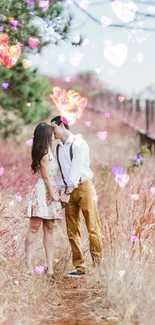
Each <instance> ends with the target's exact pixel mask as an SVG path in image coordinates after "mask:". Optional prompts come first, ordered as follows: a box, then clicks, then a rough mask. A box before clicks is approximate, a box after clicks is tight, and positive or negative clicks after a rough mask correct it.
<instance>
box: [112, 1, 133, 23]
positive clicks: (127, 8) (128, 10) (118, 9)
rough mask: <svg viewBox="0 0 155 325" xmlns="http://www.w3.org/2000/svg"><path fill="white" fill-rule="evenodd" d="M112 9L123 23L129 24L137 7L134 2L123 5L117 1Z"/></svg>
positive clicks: (113, 3)
mask: <svg viewBox="0 0 155 325" xmlns="http://www.w3.org/2000/svg"><path fill="white" fill-rule="evenodd" d="M112 9H113V11H114V12H115V14H116V15H117V17H119V18H120V20H121V21H122V22H123V23H128V22H129V21H132V20H133V18H134V15H135V12H136V10H137V6H136V4H135V3H134V2H132V1H130V2H128V3H123V2H121V1H117V0H116V1H113V2H112Z"/></svg>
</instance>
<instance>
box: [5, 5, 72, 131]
mask: <svg viewBox="0 0 155 325" xmlns="http://www.w3.org/2000/svg"><path fill="white" fill-rule="evenodd" d="M46 2H48V1H46ZM63 2H64V1H57V0H51V1H50V3H51V5H50V6H49V8H46V10H43V8H42V7H41V2H40V1H39V0H27V1H26V0H21V1H16V0H12V1H11V0H9V1H8V0H1V1H0V32H1V33H2V32H3V33H7V34H8V36H9V43H8V45H9V46H10V45H12V44H20V45H21V47H22V54H21V56H20V58H19V60H18V62H17V64H16V65H14V66H13V67H12V68H11V69H8V68H7V67H6V66H5V65H3V64H1V65H0V106H1V108H2V112H3V118H2V119H1V121H0V131H1V133H2V134H3V135H4V136H5V137H7V136H8V135H9V134H10V133H17V132H18V131H19V130H20V126H21V125H22V124H23V123H24V124H29V123H32V122H36V121H39V120H41V119H43V118H45V117H47V115H48V114H49V112H50V111H51V107H50V105H48V103H47V101H46V97H47V95H48V94H49V93H50V92H51V89H50V88H49V84H48V79H47V78H44V77H41V76H39V75H38V73H37V70H36V69H35V70H32V68H28V69H25V68H24V67H23V64H22V61H23V59H27V55H28V53H34V54H35V53H36V52H40V51H41V49H42V48H43V47H44V46H46V45H47V44H50V43H52V44H55V45H57V43H58V41H60V40H67V39H68V35H69V30H70V26H71V21H72V17H71V16H70V15H67V12H66V10H65V6H64V4H63ZM44 3H45V1H44ZM38 22H39V24H40V26H39V25H38ZM1 33H0V35H1ZM29 38H38V39H39V41H40V43H39V46H37V47H36V48H34V49H32V48H31V46H30V44H29ZM7 83H8V88H7V89H6V87H5V86H6V84H7Z"/></svg>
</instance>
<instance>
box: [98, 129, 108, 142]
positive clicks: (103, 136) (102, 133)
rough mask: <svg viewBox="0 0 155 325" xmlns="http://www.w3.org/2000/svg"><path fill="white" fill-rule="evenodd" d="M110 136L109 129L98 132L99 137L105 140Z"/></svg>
mask: <svg viewBox="0 0 155 325" xmlns="http://www.w3.org/2000/svg"><path fill="white" fill-rule="evenodd" d="M107 136H108V132H107V131H103V132H98V137H99V138H100V139H101V140H102V141H104V140H105V139H106V138H107Z"/></svg>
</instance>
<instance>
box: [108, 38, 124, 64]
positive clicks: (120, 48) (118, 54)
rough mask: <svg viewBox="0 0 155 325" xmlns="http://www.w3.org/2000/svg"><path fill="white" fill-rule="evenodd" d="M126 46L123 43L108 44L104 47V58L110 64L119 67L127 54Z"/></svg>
mask: <svg viewBox="0 0 155 325" xmlns="http://www.w3.org/2000/svg"><path fill="white" fill-rule="evenodd" d="M127 53H128V48H127V46H126V45H125V44H123V43H120V44H117V45H108V46H106V47H105V49H104V56H105V58H106V59H107V60H108V61H109V62H110V63H112V64H114V65H116V66H117V67H120V66H121V65H122V64H123V63H124V61H125V59H126V56H127Z"/></svg>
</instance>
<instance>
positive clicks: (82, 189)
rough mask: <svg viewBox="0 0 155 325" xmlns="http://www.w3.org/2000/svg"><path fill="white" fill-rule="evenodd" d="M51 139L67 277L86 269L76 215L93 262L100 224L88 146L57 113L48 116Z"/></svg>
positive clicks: (98, 252)
mask: <svg viewBox="0 0 155 325" xmlns="http://www.w3.org/2000/svg"><path fill="white" fill-rule="evenodd" d="M51 125H52V128H53V132H54V136H55V139H60V140H59V143H58V145H57V147H56V156H57V160H58V164H59V169H60V175H59V177H58V187H59V189H60V190H61V191H63V193H64V194H63V195H62V200H63V201H64V202H66V203H65V217H66V226H67V234H68V238H69V241H70V244H71V249H72V262H73V265H74V266H75V270H74V271H72V272H70V273H69V274H67V276H68V277H83V276H84V275H85V273H86V268H85V264H84V257H83V254H82V251H81V235H80V223H81V222H80V217H81V212H82V213H83V216H84V219H85V223H86V227H87V230H88V233H89V242H90V253H91V257H92V260H93V266H96V265H98V264H99V263H100V261H101V251H102V237H101V224H100V219H99V215H98V210H97V203H96V200H95V195H96V191H95V188H94V185H93V183H92V181H91V180H92V177H93V175H94V174H93V173H92V171H91V170H90V168H89V165H90V158H89V147H88V145H87V143H86V141H85V140H84V139H82V137H79V136H75V135H73V134H72V133H71V132H70V130H69V125H68V121H67V120H66V119H65V118H64V117H61V116H56V117H55V118H53V119H52V120H51Z"/></svg>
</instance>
